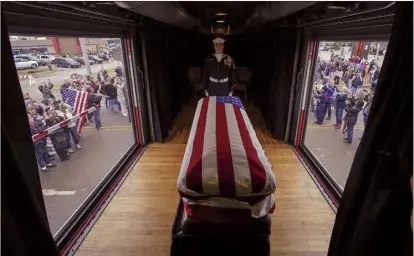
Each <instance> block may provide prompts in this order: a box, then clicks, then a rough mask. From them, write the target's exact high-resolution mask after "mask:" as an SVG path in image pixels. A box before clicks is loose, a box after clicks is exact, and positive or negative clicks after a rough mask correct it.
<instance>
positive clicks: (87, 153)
mask: <svg viewBox="0 0 414 256" xmlns="http://www.w3.org/2000/svg"><path fill="white" fill-rule="evenodd" d="M116 65H117V62H112V63H104V64H102V65H100V64H97V65H93V66H91V71H92V73H95V72H98V71H99V69H100V68H101V66H103V67H104V68H105V69H107V70H113V69H114V68H115V67H116ZM60 69H61V70H62V71H58V72H55V73H52V74H38V75H36V76H35V80H36V83H37V84H39V83H40V82H41V81H43V80H47V79H50V80H51V82H52V83H53V84H54V86H55V87H54V93H55V96H56V97H57V98H61V95H60V92H59V91H60V86H61V85H62V84H63V80H64V79H66V78H70V75H71V74H73V73H79V74H82V75H86V70H85V68H77V69H75V68H73V69H72V68H60ZM110 75H114V74H110ZM20 86H21V88H22V92H24V93H26V92H28V93H30V94H31V95H32V97H33V99H34V100H35V101H40V100H42V95H41V93H40V92H39V91H38V86H36V85H32V86H30V83H29V80H28V79H26V80H21V81H20ZM101 106H102V108H101V120H102V125H103V126H104V127H105V128H104V129H103V130H97V129H95V126H94V124H93V123H89V124H88V125H87V126H85V127H84V128H83V130H82V134H81V136H82V137H81V140H80V143H79V144H80V145H81V146H82V149H80V150H76V148H75V147H74V146H73V145H72V148H73V150H74V151H75V152H74V153H72V155H71V159H70V160H68V161H65V162H61V161H60V160H59V159H58V157H56V159H55V160H54V161H53V163H54V164H56V165H57V167H55V168H52V169H51V171H50V172H41V171H39V175H40V181H41V185H42V190H43V196H44V200H45V206H46V211H47V215H48V220H49V225H50V229H51V231H52V234H56V232H57V231H58V230H59V229H60V228H61V227H62V226H63V225H64V224H65V222H66V221H67V220H68V219H69V218H70V217H71V216H72V215H73V214H74V212H75V211H76V210H77V209H78V208H79V207H80V205H81V204H82V203H83V202H84V201H85V199H86V198H87V197H88V196H89V195H90V194H91V192H92V191H93V190H94V189H95V188H96V187H97V186H98V184H99V183H100V182H101V181H102V179H103V178H104V177H105V176H106V175H107V174H108V173H109V172H110V171H111V170H112V168H113V166H115V164H116V163H117V162H118V161H119V160H120V158H121V157H122V156H123V155H124V154H125V153H126V152H127V150H128V149H129V148H130V147H131V146H132V145H133V144H134V143H135V139H134V132H133V128H132V124H131V123H130V122H129V119H128V117H124V116H122V115H121V114H120V113H118V114H114V115H113V114H109V113H108V111H107V110H106V108H105V104H104V99H103V100H102V104H101Z"/></svg>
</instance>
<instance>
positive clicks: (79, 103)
mask: <svg viewBox="0 0 414 256" xmlns="http://www.w3.org/2000/svg"><path fill="white" fill-rule="evenodd" d="M88 98H89V93H87V92H82V91H77V90H73V89H62V99H63V101H65V102H67V103H68V104H69V105H70V106H71V107H72V109H73V111H74V114H79V113H82V112H83V111H85V110H86V109H87V107H88ZM85 118H86V117H85V116H83V117H81V118H79V119H78V120H77V121H76V128H77V130H78V133H79V134H80V133H81V132H82V128H83V126H85Z"/></svg>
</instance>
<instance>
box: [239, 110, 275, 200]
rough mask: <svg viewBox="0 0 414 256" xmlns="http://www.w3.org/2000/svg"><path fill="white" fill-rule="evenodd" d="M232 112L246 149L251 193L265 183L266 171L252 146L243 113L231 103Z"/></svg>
mask: <svg viewBox="0 0 414 256" xmlns="http://www.w3.org/2000/svg"><path fill="white" fill-rule="evenodd" d="M233 109H234V114H235V115H236V120H237V125H238V127H239V133H240V138H241V140H242V142H243V146H244V150H245V151H246V157H247V162H248V164H249V169H250V179H251V183H252V193H260V192H262V190H263V188H264V187H265V185H266V180H267V178H266V171H265V169H264V167H263V164H262V162H261V161H260V159H259V156H258V155H257V151H256V149H255V148H254V146H253V142H252V140H251V138H250V134H249V131H248V130H247V126H246V124H245V122H244V119H243V115H242V113H241V110H240V108H239V107H237V106H235V105H233Z"/></svg>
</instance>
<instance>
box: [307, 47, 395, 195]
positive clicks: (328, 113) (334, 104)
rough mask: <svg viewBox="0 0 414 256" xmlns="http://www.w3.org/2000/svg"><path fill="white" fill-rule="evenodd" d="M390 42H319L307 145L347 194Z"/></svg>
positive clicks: (309, 110)
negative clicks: (348, 181) (351, 172)
mask: <svg viewBox="0 0 414 256" xmlns="http://www.w3.org/2000/svg"><path fill="white" fill-rule="evenodd" d="M387 45H388V42H361V41H358V42H356V41H353V42H343V41H339V42H338V41H337V42H320V43H319V49H318V55H317V60H316V65H315V69H314V70H315V73H314V74H313V77H311V78H312V80H311V81H313V83H312V91H311V93H310V96H309V97H310V101H309V106H308V107H309V109H308V111H307V113H308V117H307V123H306V133H305V138H304V144H305V146H306V147H307V148H308V149H309V151H310V152H311V153H312V155H313V156H314V157H315V158H316V159H317V161H318V162H319V163H320V164H321V165H322V166H323V167H324V169H325V170H326V171H327V172H328V173H329V175H330V176H331V177H332V178H333V179H334V180H335V181H336V183H337V184H338V185H339V187H340V188H341V189H342V190H343V188H344V186H345V183H346V180H347V178H348V175H349V171H350V169H351V165H352V162H353V159H354V156H355V153H356V150H357V148H358V145H359V142H360V139H361V137H362V134H363V132H364V126H365V122H366V118H367V116H368V115H369V109H370V105H371V101H372V98H373V97H374V95H375V86H376V84H377V81H378V76H379V74H380V72H381V66H382V63H383V60H384V56H385V53H386V50H387Z"/></svg>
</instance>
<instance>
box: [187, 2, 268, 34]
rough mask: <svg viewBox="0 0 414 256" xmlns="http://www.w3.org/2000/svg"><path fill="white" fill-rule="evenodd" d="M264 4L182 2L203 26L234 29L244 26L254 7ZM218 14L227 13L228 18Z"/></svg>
mask: <svg viewBox="0 0 414 256" xmlns="http://www.w3.org/2000/svg"><path fill="white" fill-rule="evenodd" d="M260 3H263V2H239V1H227V2H224V1H220V2H192V1H191V2H180V4H181V5H182V6H183V7H184V8H185V9H186V10H187V11H188V13H190V14H191V15H192V16H193V17H195V18H197V19H199V20H200V22H201V23H202V25H203V26H205V27H210V26H211V25H213V26H220V25H222V26H227V25H228V24H230V26H231V28H232V29H234V28H235V27H237V26H240V25H242V24H243V23H244V22H245V21H246V20H247V18H249V16H250V15H251V14H252V13H253V11H254V7H255V6H256V5H257V4H260ZM216 13H227V15H226V16H217V15H216ZM217 20H224V21H225V23H217V22H216V21H217Z"/></svg>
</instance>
